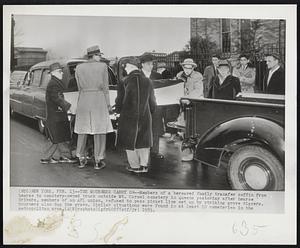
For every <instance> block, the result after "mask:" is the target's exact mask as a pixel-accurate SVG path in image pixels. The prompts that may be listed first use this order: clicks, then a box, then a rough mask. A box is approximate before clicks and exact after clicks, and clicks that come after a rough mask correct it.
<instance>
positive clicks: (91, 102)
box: [74, 60, 113, 134]
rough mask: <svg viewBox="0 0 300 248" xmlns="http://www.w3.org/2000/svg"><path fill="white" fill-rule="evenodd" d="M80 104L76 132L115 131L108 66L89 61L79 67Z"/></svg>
mask: <svg viewBox="0 0 300 248" xmlns="http://www.w3.org/2000/svg"><path fill="white" fill-rule="evenodd" d="M75 77H76V81H77V85H78V91H79V96H78V103H77V110H76V119H75V128H74V132H75V133H78V134H105V133H109V132H112V131H113V127H112V124H111V120H110V118H109V112H108V107H107V106H108V105H109V104H110V101H109V87H108V84H109V81H108V69H107V65H106V64H105V63H103V62H97V61H94V60H89V61H88V62H86V63H82V64H79V65H77V67H76V71H75Z"/></svg>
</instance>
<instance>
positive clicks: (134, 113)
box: [116, 57, 156, 173]
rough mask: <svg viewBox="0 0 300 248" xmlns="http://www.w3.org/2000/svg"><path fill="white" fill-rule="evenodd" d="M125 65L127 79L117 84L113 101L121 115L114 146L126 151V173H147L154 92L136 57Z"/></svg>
mask: <svg viewBox="0 0 300 248" xmlns="http://www.w3.org/2000/svg"><path fill="white" fill-rule="evenodd" d="M124 64H125V70H126V72H127V75H128V76H127V77H126V78H125V80H124V82H123V83H122V84H119V85H118V95H117V98H116V112H117V113H120V118H119V120H118V135H117V146H118V147H119V148H122V149H125V150H126V154H127V158H128V162H129V167H128V168H127V170H128V171H131V172H135V173H145V172H148V163H149V153H150V147H152V145H153V133H152V114H153V113H154V111H155V108H156V100H155V96H154V89H153V85H152V83H151V81H150V79H148V78H146V77H145V76H144V75H143V74H142V72H141V71H140V70H139V69H138V66H139V60H138V59H137V58H135V57H131V58H128V59H126V60H125V61H124Z"/></svg>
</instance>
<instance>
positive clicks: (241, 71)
mask: <svg viewBox="0 0 300 248" xmlns="http://www.w3.org/2000/svg"><path fill="white" fill-rule="evenodd" d="M232 75H233V76H234V77H237V78H239V80H240V82H241V88H242V92H246V93H253V92H254V87H255V68H251V67H248V66H246V68H243V67H242V66H240V67H239V68H234V69H233V71H232Z"/></svg>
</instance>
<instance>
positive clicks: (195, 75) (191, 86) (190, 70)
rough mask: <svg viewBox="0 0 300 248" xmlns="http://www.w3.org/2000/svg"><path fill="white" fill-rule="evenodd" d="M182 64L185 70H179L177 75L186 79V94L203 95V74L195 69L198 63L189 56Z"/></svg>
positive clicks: (192, 95)
mask: <svg viewBox="0 0 300 248" xmlns="http://www.w3.org/2000/svg"><path fill="white" fill-rule="evenodd" d="M180 65H181V66H182V69H183V71H181V72H179V73H178V74H177V76H176V77H177V78H178V79H182V80H184V95H185V96H189V97H194V98H200V97H203V76H202V74H201V73H200V72H198V71H195V68H196V67H197V64H196V63H195V62H194V61H193V59H191V58H187V59H185V60H184V61H183V62H182V63H181V64H180Z"/></svg>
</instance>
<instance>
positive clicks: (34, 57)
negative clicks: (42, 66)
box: [14, 47, 47, 70]
mask: <svg viewBox="0 0 300 248" xmlns="http://www.w3.org/2000/svg"><path fill="white" fill-rule="evenodd" d="M46 55H47V51H45V50H44V49H43V48H37V47H15V49H14V56H15V58H14V61H15V66H14V68H15V70H28V69H29V68H30V67H31V66H33V65H35V64H37V63H39V62H42V61H45V60H46Z"/></svg>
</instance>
